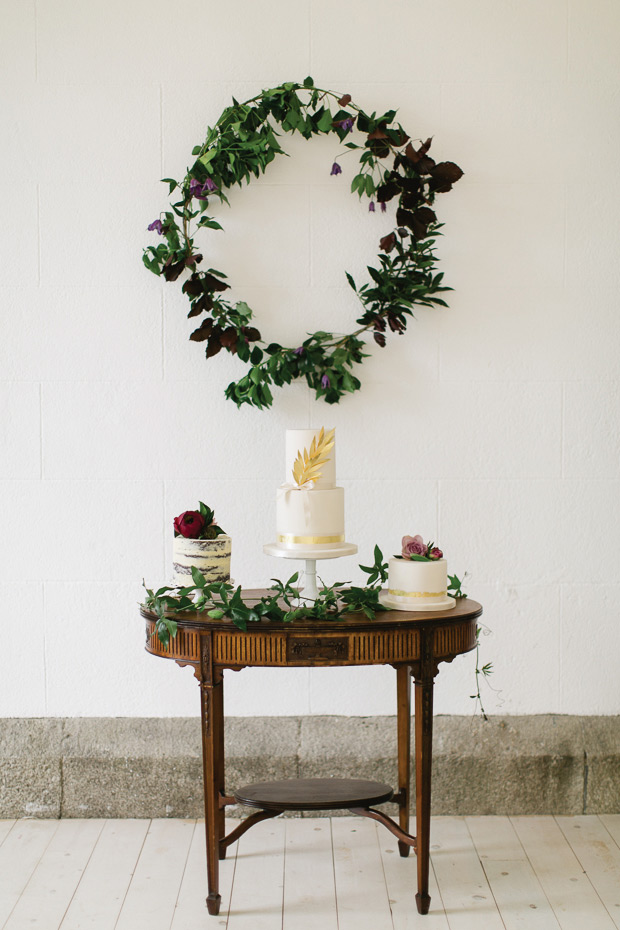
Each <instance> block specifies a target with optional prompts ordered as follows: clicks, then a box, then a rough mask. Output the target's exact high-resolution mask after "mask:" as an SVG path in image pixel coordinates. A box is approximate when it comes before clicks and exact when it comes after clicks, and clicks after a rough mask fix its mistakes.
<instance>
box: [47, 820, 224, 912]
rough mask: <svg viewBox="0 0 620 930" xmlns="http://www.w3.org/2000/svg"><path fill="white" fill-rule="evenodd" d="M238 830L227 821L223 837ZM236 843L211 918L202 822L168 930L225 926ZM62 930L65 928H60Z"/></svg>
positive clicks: (197, 825) (221, 872)
mask: <svg viewBox="0 0 620 930" xmlns="http://www.w3.org/2000/svg"><path fill="white" fill-rule="evenodd" d="M237 826H239V821H238V820H231V819H227V820H226V833H230V832H231V831H232V830H234V828H235V827H237ZM236 857H237V843H233V845H232V846H229V847H228V851H227V856H226V858H225V859H222V860H221V861H220V894H221V896H222V903H221V907H220V914H219V917H210V916H209V912H208V911H207V893H208V891H207V853H206V840H205V824H204V820H199V821H198V823H197V824H196V828H195V830H194V835H193V837H192V843H191V846H190V848H189V855H188V857H187V863H186V865H185V871H184V872H183V878H182V881H181V888H180V890H179V896H178V898H177V902H176V906H175V909H174V916H173V918H172V926H171V930H191V928H194V930H201V928H204V930H209V928H210V927H212V928H213V930H219V928H220V927H224V926H226V922H227V919H228V907H229V904H230V893H231V891H232V885H233V875H234V873H235V860H236ZM63 930H64V928H63Z"/></svg>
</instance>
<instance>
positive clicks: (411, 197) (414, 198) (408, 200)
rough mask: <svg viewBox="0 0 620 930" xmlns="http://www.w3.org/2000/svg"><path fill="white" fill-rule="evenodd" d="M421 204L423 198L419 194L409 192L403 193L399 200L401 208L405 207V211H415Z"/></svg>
mask: <svg viewBox="0 0 620 930" xmlns="http://www.w3.org/2000/svg"><path fill="white" fill-rule="evenodd" d="M423 203H424V197H423V196H422V194H421V193H419V192H416V193H415V194H411V193H409V191H405V193H404V194H403V195H402V197H401V198H400V205H401V207H405V208H406V209H407V210H417V209H418V207H419V206H420V204H423Z"/></svg>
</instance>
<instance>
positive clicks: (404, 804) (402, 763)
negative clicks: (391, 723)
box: [396, 665, 411, 858]
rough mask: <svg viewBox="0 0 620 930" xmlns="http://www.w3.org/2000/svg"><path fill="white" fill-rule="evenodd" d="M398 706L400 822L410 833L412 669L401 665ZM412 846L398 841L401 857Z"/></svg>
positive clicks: (397, 689) (399, 667)
mask: <svg viewBox="0 0 620 930" xmlns="http://www.w3.org/2000/svg"><path fill="white" fill-rule="evenodd" d="M396 706H397V728H398V797H399V800H398V822H399V824H400V828H401V830H404V831H405V833H409V799H410V792H411V789H410V780H411V771H410V769H411V669H410V668H409V666H408V665H399V666H398V668H397V669H396ZM410 848H411V847H410V846H409V845H408V844H407V843H403V842H402V841H401V840H399V841H398V851H399V853H400V854H401V856H403V858H404V857H406V856H408V855H409V850H410Z"/></svg>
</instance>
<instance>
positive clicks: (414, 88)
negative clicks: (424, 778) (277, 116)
mask: <svg viewBox="0 0 620 930" xmlns="http://www.w3.org/2000/svg"><path fill="white" fill-rule="evenodd" d="M619 38H620V9H619V7H618V5H617V4H615V3H613V2H610V0H549V2H546V3H544V4H541V3H536V2H534V0H525V2H523V0H521V2H514V0H471V2H468V3H462V2H460V0H438V2H435V3H433V4H428V3H421V2H419V0H406V2H405V0H395V2H394V3H392V4H391V6H390V14H389V15H387V14H386V13H385V12H384V11H383V9H382V8H381V7H380V5H377V4H376V3H371V2H369V0H356V2H353V0H343V2H341V3H338V4H332V3H327V2H326V0H300V2H297V3H294V4H291V3H285V2H284V0H271V2H265V3H262V4H256V3H252V2H251V0H230V2H229V3H228V4H227V6H226V8H225V9H224V8H222V7H221V6H217V7H216V6H215V5H214V4H212V3H209V2H204V0H203V2H198V0H181V2H179V3H177V4H175V5H174V6H173V7H171V5H170V4H169V3H164V2H163V0H149V3H148V4H147V3H146V2H144V0H124V2H122V3H121V2H120V0H108V2H106V3H103V2H100V0H94V2H89V3H82V2H78V0H5V3H4V4H3V27H2V30H1V31H0V83H1V86H2V93H1V94H0V118H1V121H2V123H1V124H2V127H3V130H2V133H1V134H0V164H1V166H2V170H1V171H0V202H1V203H2V207H3V222H2V224H0V256H1V264H2V274H1V275H0V320H1V326H2V333H1V338H0V515H1V518H0V605H1V606H0V610H1V613H2V621H3V622H2V626H3V629H4V631H5V638H4V645H3V648H2V649H1V650H0V716H3V717H9V716H12V717H45V716H51V717H54V716H58V717H74V716H93V717H114V716H130V717H131V716H135V717H160V716H164V717H165V716H180V717H186V716H189V715H193V714H195V713H196V712H197V710H198V698H197V693H196V687H195V683H194V681H193V679H192V676H191V674H190V673H189V672H188V671H181V670H179V669H177V668H175V667H174V666H171V665H170V664H168V663H164V662H161V661H157V660H155V659H152V658H151V657H149V656H146V655H145V654H144V653H143V651H142V646H143V630H142V625H141V621H140V619H139V617H138V614H137V602H138V601H139V599H140V596H141V580H142V578H143V577H144V578H146V579H147V581H148V582H149V583H152V584H159V583H160V582H162V581H164V580H165V579H166V578H167V577H168V575H169V571H170V552H171V538H172V533H171V521H172V518H173V517H174V516H175V515H176V514H177V513H179V512H180V511H182V510H185V509H187V508H189V507H191V506H192V505H193V504H194V502H195V501H197V499H198V498H201V499H203V500H205V501H207V502H209V503H210V504H211V505H212V506H214V507H215V508H216V511H217V515H218V518H219V519H220V520H221V522H222V523H223V525H224V526H225V527H226V529H227V530H228V531H229V532H230V533H231V535H232V536H233V539H234V543H233V575H234V577H235V578H236V579H237V580H238V581H240V582H242V583H244V584H247V585H262V584H264V583H265V582H267V581H268V579H269V578H270V577H272V576H273V575H276V574H281V572H282V567H281V565H280V564H279V563H278V564H276V563H275V562H274V560H272V559H269V558H268V557H266V556H264V555H263V553H262V545H263V543H264V542H267V541H269V540H270V539H271V538H272V536H273V532H274V501H275V489H276V486H277V485H278V484H279V483H280V482H281V481H282V480H283V478H284V475H283V463H282V459H283V440H284V430H285V429H286V428H287V427H293V426H297V427H298V426H307V425H316V426H320V425H323V424H324V425H326V426H331V425H335V426H336V427H337V435H338V475H339V480H340V482H341V483H342V484H343V485H344V487H345V488H346V507H347V536H348V537H349V538H350V539H351V540H353V541H356V542H357V543H358V544H359V547H360V556H361V560H362V561H364V560H367V559H368V558H369V556H370V553H371V551H372V547H373V546H374V544H375V543H379V545H380V546H381V547H382V549H383V551H384V552H385V553H388V554H389V553H391V552H394V551H396V550H397V546H398V541H399V539H400V537H401V536H402V535H403V534H404V533H416V532H421V533H423V534H424V535H425V536H428V537H429V538H433V539H435V540H436V541H439V543H440V545H441V546H442V548H443V549H444V551H445V552H446V553H447V555H448V558H449V563H450V569H451V570H454V571H456V572H458V573H462V572H464V571H465V570H467V571H468V572H469V573H470V580H469V584H468V588H469V591H470V593H471V594H472V596H473V597H475V598H476V599H478V600H480V601H481V602H482V603H483V604H484V606H485V615H484V620H485V623H486V624H487V625H488V627H489V628H490V629H491V631H492V633H491V635H489V636H486V637H483V640H482V649H481V652H482V660H483V661H492V662H493V663H494V666H495V675H494V677H493V679H492V684H493V685H494V687H495V688H497V689H498V692H497V693H495V692H488V693H487V694H486V704H487V709H488V710H489V711H491V712H495V713H498V712H499V713H502V714H507V715H511V714H512V715H527V714H542V713H545V714H548V713H562V714H580V715H613V714H618V712H619V709H620V695H619V692H618V685H617V655H618V647H619V646H620V632H619V631H620V624H619V623H618V620H619V619H620V617H619V614H620V607H619V594H620V569H619V567H618V557H617V553H618V550H619V548H620V519H619V517H620V493H619V492H620V429H619V426H618V390H619V382H620V363H619V353H618V337H619V335H620V315H619V314H618V293H619V284H620V262H619V261H618V254H619V251H620V226H619V225H618V222H617V213H618V195H619V193H620V179H619V177H618V173H617V171H616V156H617V150H618V147H619V144H620V120H619V119H618V104H619V99H620V71H619V67H618V62H617V48H618V40H619ZM307 74H312V75H313V76H314V78H315V80H316V82H317V84H321V85H323V86H326V87H331V88H333V89H338V90H341V91H342V92H349V93H351V94H352V95H353V97H354V99H355V100H356V101H358V102H359V103H360V105H362V106H364V107H365V108H368V109H377V110H378V109H380V108H389V107H398V108H399V110H400V119H401V122H402V123H403V125H404V126H405V127H406V128H407V129H408V131H409V132H410V133H411V134H412V136H413V137H417V136H421V137H423V138H426V137H427V136H428V135H432V136H433V137H434V141H433V150H434V151H435V152H436V154H437V155H438V156H439V157H440V158H447V159H451V160H454V161H456V162H457V163H458V164H460V165H461V166H462V168H463V169H464V171H465V172H466V173H465V177H464V178H463V179H462V181H461V182H459V184H458V185H457V186H456V188H455V189H454V191H452V192H451V193H450V194H448V195H445V196H442V197H440V198H439V200H438V212H439V215H440V218H441V220H442V221H444V222H445V229H444V233H445V235H444V238H443V239H442V240H441V245H440V252H441V256H442V263H443V264H442V270H443V271H444V272H445V275H446V281H447V283H449V284H450V285H452V286H453V287H454V292H453V294H452V295H451V296H450V309H449V310H445V311H443V310H437V311H427V310H420V311H419V312H418V313H417V320H416V321H415V322H412V323H411V324H410V327H409V331H408V333H407V334H406V335H405V336H403V337H402V338H397V337H392V338H391V339H390V342H389V347H388V348H387V349H385V350H384V351H382V350H380V349H378V348H376V347H375V348H374V349H372V350H371V351H372V357H371V358H369V359H368V360H367V362H366V363H365V364H364V365H363V367H362V369H361V377H362V380H363V389H362V391H361V392H360V393H359V394H357V395H356V396H353V397H350V398H347V399H345V400H344V401H343V402H342V403H341V404H340V405H339V406H338V407H335V408H327V407H325V406H324V405H322V404H320V403H317V402H315V401H314V400H313V399H312V397H311V396H310V395H309V393H308V391H307V390H306V388H305V387H303V386H301V385H295V386H294V387H293V388H292V389H288V390H286V391H284V392H282V393H278V394H277V395H276V400H275V403H274V407H273V409H272V410H271V411H270V412H258V411H255V410H248V409H246V410H241V411H237V410H236V408H235V407H234V406H233V405H231V404H230V403H229V402H228V401H226V400H224V397H223V389H224V387H225V386H226V384H227V383H228V382H229V381H230V380H231V379H233V378H236V377H238V376H239V374H240V373H241V371H242V368H241V366H240V365H239V364H238V362H237V361H236V360H234V359H230V358H221V357H218V358H216V359H214V360H213V361H211V362H209V363H208V364H207V363H205V361H204V358H203V356H202V348H201V347H200V346H198V345H195V344H192V343H189V342H188V339H187V337H188V335H189V332H190V331H191V326H190V323H188V321H187V319H186V312H187V310H186V306H185V300H184V299H183V298H182V297H181V295H180V293H179V290H180V289H179V288H178V287H177V286H176V285H162V284H161V282H160V281H159V280H158V279H156V278H155V277H154V276H152V275H150V274H149V273H148V272H147V271H146V270H145V269H144V268H143V266H142V263H141V249H142V247H143V246H144V245H146V244H148V243H149V242H151V241H153V235H152V234H150V233H148V232H147V231H146V227H147V225H148V223H149V222H151V220H153V219H154V218H155V217H156V216H157V215H158V214H159V212H160V210H162V209H164V208H165V206H166V203H167V201H166V196H165V191H166V187H165V186H164V185H162V184H160V183H159V179H160V178H161V177H165V176H173V177H179V176H181V175H182V173H183V172H184V169H185V166H186V164H187V163H188V160H189V158H190V152H191V147H192V145H194V144H196V143H198V142H199V141H200V140H201V139H202V137H203V134H204V130H205V127H206V126H207V124H209V123H213V122H214V121H215V120H216V119H217V117H218V116H219V114H220V112H221V110H222V109H223V107H224V106H225V105H226V104H227V103H228V102H229V100H230V98H231V96H232V95H235V96H236V97H237V98H238V99H245V98H248V97H251V96H252V95H253V94H255V93H256V92H257V91H258V90H259V89H260V88H262V87H266V86H268V85H273V84H276V83H279V82H281V81H285V80H299V79H303V78H304V77H305V76H306V75H307ZM284 141H285V147H286V148H287V150H288V151H289V152H290V153H291V155H292V156H293V157H292V158H291V159H289V160H282V164H277V163H276V164H274V165H272V166H271V169H270V171H269V173H268V175H267V176H265V177H264V178H262V179H261V180H260V181H256V182H254V183H253V184H252V185H251V187H250V188H248V189H244V190H243V191H236V192H234V194H233V197H232V200H231V204H232V208H231V210H230V211H228V210H225V209H224V210H222V211H220V216H219V218H220V219H221V220H222V222H223V225H224V227H225V229H226V232H225V233H224V234H217V235H213V236H211V237H207V238H205V240H204V247H205V249H206V250H207V252H208V254H209V256H210V262H211V263H212V264H213V265H214V266H215V267H220V268H222V269H223V270H224V271H225V272H226V273H228V275H229V277H230V279H231V281H232V283H233V285H234V296H235V297H237V298H242V299H246V300H248V302H249V303H250V304H251V305H252V306H253V307H254V308H255V310H256V312H257V317H258V323H259V326H260V327H261V329H262V330H263V332H264V333H265V335H266V336H267V338H275V339H280V340H282V341H286V340H294V341H301V339H302V338H303V335H304V333H305V332H306V331H308V330H310V331H314V330H316V329H319V328H321V327H328V328H330V329H332V328H342V329H343V330H345V331H346V329H347V328H348V327H349V326H350V325H351V321H352V320H353V319H354V315H355V313H356V307H355V303H354V300H353V296H352V294H351V292H350V290H349V289H348V288H347V286H346V282H345V279H344V270H345V268H346V269H347V270H348V271H350V272H351V273H352V274H354V276H355V277H356V278H359V279H360V280H363V277H364V268H365V266H366V264H367V263H369V262H371V261H372V260H373V259H374V256H375V255H376V247H377V241H378V238H379V237H380V235H383V234H384V232H385V229H384V224H385V221H384V220H382V218H381V215H380V214H376V215H372V214H369V213H367V212H366V210H365V208H364V207H363V206H360V205H359V204H357V202H356V200H355V198H354V197H352V196H351V195H350V194H349V193H348V184H349V181H350V177H351V174H352V167H351V166H350V165H349V164H348V162H347V160H346V159H343V160H342V164H343V168H344V171H343V175H342V176H340V177H330V175H329V169H330V165H331V163H332V160H333V158H334V156H335V155H336V154H337V152H338V151H339V147H338V146H337V145H334V143H333V142H332V141H326V140H314V141H312V142H310V143H304V142H303V141H302V140H299V139H295V138H288V137H287V138H286V139H285V140H284ZM356 566H357V560H356V559H355V558H351V559H346V560H344V561H343V562H342V563H341V564H338V565H331V564H329V565H326V567H325V569H324V572H323V575H324V577H325V578H326V580H328V581H330V580H335V578H336V577H338V578H346V579H351V580H353V581H358V580H361V576H360V573H359V571H358V569H357V567H356ZM472 676H473V657H471V656H469V657H464V658H461V659H459V660H457V661H456V662H455V663H454V664H453V665H452V666H450V667H449V668H447V669H446V670H445V671H442V673H441V674H440V676H439V679H438V684H437V689H436V707H437V710H438V711H439V712H440V713H444V714H465V715H466V714H468V713H469V712H470V711H471V705H472V702H471V700H470V698H469V694H471V692H472ZM393 691H394V685H393V674H392V672H391V670H389V669H363V670H355V669H348V670H341V671H332V670H327V669H316V670H301V671H287V672H278V673H275V672H269V671H258V670H246V671H244V672H243V673H241V674H239V675H230V681H229V682H227V712H228V713H229V714H231V715H232V716H239V715H265V716H269V715H288V716H291V715H292V716H295V715H299V716H303V715H307V714H333V713H337V714H344V715H383V714H391V713H393V709H394V703H393V702H394V694H393Z"/></svg>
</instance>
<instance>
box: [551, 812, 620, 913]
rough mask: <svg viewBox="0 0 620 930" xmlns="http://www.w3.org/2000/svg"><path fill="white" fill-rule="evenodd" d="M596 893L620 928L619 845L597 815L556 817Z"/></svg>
mask: <svg viewBox="0 0 620 930" xmlns="http://www.w3.org/2000/svg"><path fill="white" fill-rule="evenodd" d="M555 819H556V822H557V824H558V826H559V828H560V830H561V831H562V833H563V834H564V836H565V837H566V839H567V840H568V842H569V844H570V847H571V849H572V850H573V852H574V853H575V855H576V856H577V858H578V859H579V862H580V863H581V865H582V867H583V869H584V870H585V873H586V875H587V876H588V878H589V879H590V881H591V882H592V885H593V886H594V888H595V890H596V893H597V894H598V896H599V898H600V899H601V901H602V902H603V904H604V905H605V907H606V908H607V910H608V911H609V915H610V917H611V919H612V920H613V921H614V923H615V925H616V927H620V848H618V846H617V845H616V843H615V842H614V840H613V839H612V837H611V836H610V835H609V833H608V831H607V830H606V829H605V827H604V825H603V824H602V823H601V821H600V820H599V819H598V817H556V818H555Z"/></svg>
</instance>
